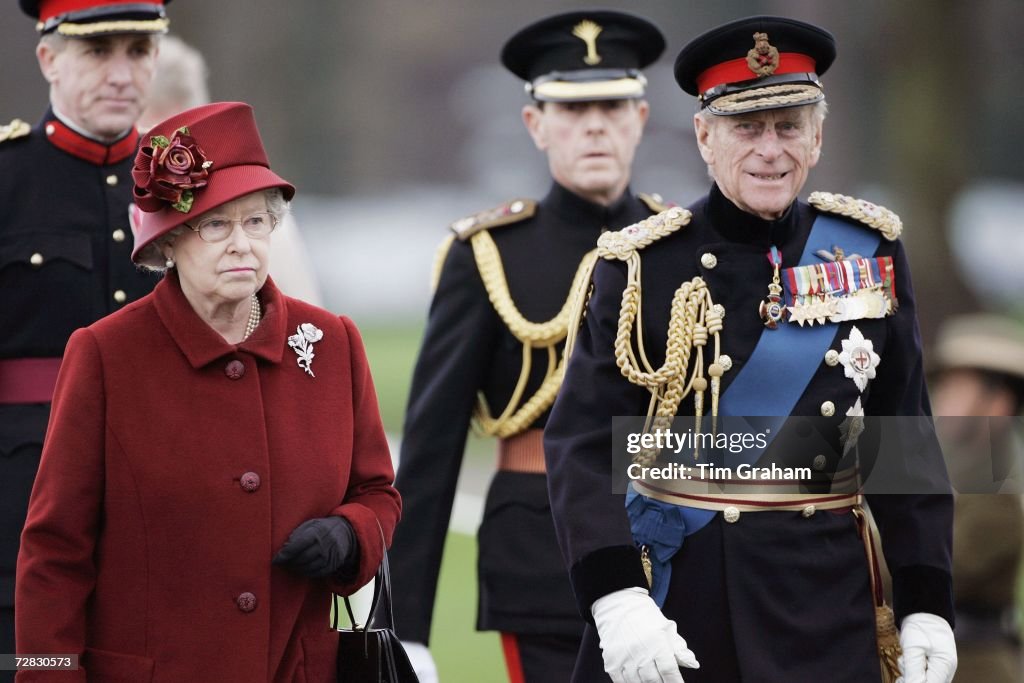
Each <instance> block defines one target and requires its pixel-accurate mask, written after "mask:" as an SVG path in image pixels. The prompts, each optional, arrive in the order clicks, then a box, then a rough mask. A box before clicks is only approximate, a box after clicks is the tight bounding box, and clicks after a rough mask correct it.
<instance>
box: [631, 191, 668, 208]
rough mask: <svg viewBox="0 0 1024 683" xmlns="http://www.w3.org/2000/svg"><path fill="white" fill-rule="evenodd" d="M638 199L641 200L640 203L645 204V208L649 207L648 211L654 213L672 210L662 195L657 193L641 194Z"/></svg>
mask: <svg viewBox="0 0 1024 683" xmlns="http://www.w3.org/2000/svg"><path fill="white" fill-rule="evenodd" d="M637 197H638V198H639V199H640V201H642V202H643V203H644V205H645V206H647V208H648V209H650V210H651V211H653V212H654V213H661V212H662V211H665V210H667V209H669V208H671V207H669V205H668V204H666V203H665V200H664V199H662V197H661V195H660V194H658V193H657V192H655V193H653V194H645V193H643V192H640V193H639V194H637Z"/></svg>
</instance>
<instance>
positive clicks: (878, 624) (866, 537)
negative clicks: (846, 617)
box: [852, 507, 903, 683]
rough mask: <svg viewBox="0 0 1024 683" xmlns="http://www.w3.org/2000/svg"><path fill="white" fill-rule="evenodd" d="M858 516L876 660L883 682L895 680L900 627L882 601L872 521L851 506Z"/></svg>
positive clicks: (883, 600)
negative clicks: (872, 607) (871, 601)
mask: <svg viewBox="0 0 1024 683" xmlns="http://www.w3.org/2000/svg"><path fill="white" fill-rule="evenodd" d="M852 512H853V516H854V518H856V520H857V526H858V530H859V531H860V535H861V539H862V540H863V541H864V551H865V553H866V555H867V560H868V571H869V572H870V576H871V594H872V597H873V598H874V602H875V639H876V640H877V641H878V660H879V665H880V666H881V669H882V683H896V680H897V679H899V678H900V675H901V674H900V665H899V661H898V660H899V657H900V655H902V654H903V648H901V647H900V631H899V629H897V628H896V615H895V614H893V611H892V607H889V605H887V604H885V599H884V598H883V596H882V586H881V585H880V583H881V577H880V576H879V573H878V572H879V570H878V556H877V555H876V554H875V538H874V535H873V534H872V533H871V523H870V522H869V521H868V519H867V516H866V515H865V514H864V510H862V509H861V508H860V507H855V508H853V510H852Z"/></svg>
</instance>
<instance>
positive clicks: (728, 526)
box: [544, 17, 956, 683]
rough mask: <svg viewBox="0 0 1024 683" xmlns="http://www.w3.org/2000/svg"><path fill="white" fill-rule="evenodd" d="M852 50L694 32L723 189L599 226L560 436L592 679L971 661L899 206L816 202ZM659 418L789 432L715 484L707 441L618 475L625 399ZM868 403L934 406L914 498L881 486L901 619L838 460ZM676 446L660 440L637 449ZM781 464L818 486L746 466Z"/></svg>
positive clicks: (946, 673)
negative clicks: (827, 91) (753, 472)
mask: <svg viewBox="0 0 1024 683" xmlns="http://www.w3.org/2000/svg"><path fill="white" fill-rule="evenodd" d="M834 56H835V43H834V39H833V37H832V35H831V34H829V33H828V32H826V31H824V30H822V29H820V28H818V27H816V26H812V25H809V24H806V23H803V22H799V21H794V20H790V19H784V18H777V17H753V18H748V19H742V20H738V21H735V22H732V23H730V24H727V25H724V26H722V27H719V28H717V29H714V30H712V31H710V32H708V33H705V34H703V35H701V36H700V37H698V38H696V39H694V40H693V41H691V42H690V43H689V44H688V45H687V46H686V47H684V48H683V50H682V52H681V53H680V54H679V57H678V59H677V60H676V65H675V75H676V79H677V81H678V82H679V84H680V85H681V86H682V88H683V89H684V90H685V91H686V92H688V93H690V94H693V95H696V96H697V97H698V98H699V102H700V109H699V111H698V113H697V114H696V115H695V117H694V127H695V131H696V139H697V144H698V148H699V150H700V153H701V156H702V158H703V160H704V161H705V162H706V163H707V165H708V168H709V171H710V174H711V176H712V178H713V180H714V184H713V186H712V188H711V190H710V192H709V194H708V195H707V196H706V197H704V198H702V199H700V200H699V201H697V202H695V203H694V204H692V205H691V206H690V207H689V208H688V209H685V210H684V209H678V208H677V209H672V210H669V211H667V212H665V213H663V214H661V215H659V216H657V217H654V218H651V219H647V220H644V221H641V222H639V223H638V224H636V225H633V226H630V227H628V228H625V229H623V230H621V231H619V232H617V233H609V234H607V235H604V236H602V238H601V239H600V241H599V257H600V259H599V261H598V263H597V266H596V268H595V271H594V274H593V281H592V290H591V291H590V293H589V295H590V296H589V305H588V307H587V308H586V312H585V319H584V322H583V325H582V327H581V328H580V329H579V331H578V337H577V338H576V341H575V347H574V349H573V350H572V351H571V356H570V358H571V360H570V363H569V367H568V368H567V372H566V376H565V380H564V383H563V387H562V391H561V393H560V394H559V397H558V400H557V402H556V404H555V407H554V409H553V411H552V414H551V417H550V419H549V420H548V424H547V427H546V430H545V440H544V442H545V452H546V455H547V464H548V473H549V488H550V494H551V505H552V513H553V516H554V519H555V526H556V529H557V531H558V536H559V541H560V544H561V547H562V550H563V553H564V555H565V557H566V559H567V562H568V564H569V566H570V570H571V577H572V583H573V587H574V589H575V594H576V598H577V601H578V603H579V606H580V610H581V612H582V613H583V614H584V615H585V616H586V618H587V619H588V621H589V625H588V628H587V634H586V635H585V636H584V643H583V647H582V649H581V654H580V659H579V662H578V663H577V669H576V672H575V675H574V678H573V680H575V681H586V682H587V683H591V682H593V681H597V680H607V679H608V678H609V677H610V678H611V680H613V681H630V682H636V681H672V682H675V683H679V682H680V681H682V680H683V679H684V678H685V680H686V682H687V683H699V682H701V681H714V682H716V683H721V682H724V681H729V682H736V681H742V682H743V683H750V682H762V681H763V682H766V683H767V682H771V683H778V682H779V681H799V682H800V683H810V682H812V681H813V682H819V681H829V683H841V682H849V683H854V682H855V683H865V682H866V681H879V680H881V679H882V676H883V673H882V669H883V668H884V669H885V670H886V675H887V676H893V675H894V674H895V673H896V671H897V668H898V667H899V666H900V665H902V669H903V673H904V674H905V681H906V683H924V682H925V681H926V680H927V681H929V682H931V681H936V682H938V681H943V682H948V681H949V680H950V679H951V678H952V676H953V672H954V670H955V668H956V651H955V645H954V641H953V634H952V630H951V628H950V622H951V621H952V616H953V608H952V596H951V588H950V583H951V581H950V546H951V533H950V530H951V526H952V498H951V496H950V495H949V493H948V491H949V488H948V480H947V478H946V473H945V469H944V465H943V461H942V454H941V451H940V450H939V448H938V444H937V440H936V439H935V435H934V432H929V431H928V430H927V429H926V427H928V426H930V419H929V418H928V417H927V415H928V413H929V403H928V397H927V394H926V390H925V384H924V378H923V371H922V360H921V345H920V337H919V334H918V328H917V322H916V319H915V310H914V295H913V290H912V287H911V283H910V272H909V269H908V265H907V257H906V254H905V251H904V249H903V246H902V244H901V243H900V241H899V240H898V236H899V233H900V230H901V224H900V222H899V219H898V218H897V217H896V216H895V215H894V214H892V213H891V212H889V211H887V210H885V209H883V208H882V207H878V206H875V205H873V204H870V203H868V202H866V201H863V200H855V199H853V198H850V197H845V196H842V195H835V194H829V193H818V192H816V193H812V194H811V195H810V197H809V200H808V202H806V203H805V202H804V201H800V200H798V199H797V195H798V193H799V192H800V191H801V190H802V188H803V186H804V182H805V180H806V178H807V174H808V172H809V171H810V169H811V168H812V167H813V166H814V165H815V164H816V163H817V161H818V157H819V154H820V150H821V141H822V125H823V119H824V116H825V102H824V91H823V86H822V84H821V81H820V79H819V76H820V75H821V74H822V73H824V72H825V70H826V69H828V67H829V65H830V64H831V63H832V61H833V58H834ZM641 265H642V270H641ZM641 297H642V302H643V305H642V307H641V305H640V301H641ZM644 415H647V416H649V418H650V419H651V420H652V421H653V422H652V427H653V428H655V429H658V428H661V429H668V428H674V429H676V430H677V436H680V435H682V431H681V429H680V428H679V427H677V426H675V423H684V424H685V425H686V426H687V427H688V428H689V429H691V430H692V432H693V434H697V435H704V434H710V435H712V436H715V435H716V433H715V431H714V430H715V429H716V427H715V425H716V422H717V425H718V428H719V429H721V428H722V424H723V422H724V421H725V420H727V419H729V418H730V417H731V418H736V419H742V420H745V421H748V422H749V424H757V422H755V420H758V419H759V420H762V422H761V423H760V424H764V423H765V422H764V421H772V420H774V419H775V418H772V417H764V416H777V417H779V418H780V421H778V422H776V423H777V424H782V427H783V433H780V434H777V433H776V432H775V431H772V430H761V431H760V432H759V434H760V435H761V437H763V440H764V443H763V444H760V445H759V446H758V447H754V446H753V445H751V446H749V447H746V446H745V447H743V448H740V449H739V451H740V453H739V455H736V456H735V457H734V458H733V459H732V460H723V461H719V462H718V463H717V464H718V465H719V466H720V471H712V472H710V474H708V476H704V477H703V478H702V477H701V476H700V475H704V474H705V471H704V470H703V468H701V467H700V465H702V464H707V463H711V462H712V460H713V458H716V457H719V456H722V457H724V456H723V454H722V453H717V454H716V453H715V452H714V451H710V452H709V451H702V452H698V453H696V454H694V453H693V450H692V449H690V450H688V451H686V452H685V453H684V454H683V457H682V463H675V464H677V465H678V464H682V465H686V466H687V467H688V468H689V469H688V470H686V469H682V470H672V469H664V470H662V471H664V472H667V473H668V474H667V475H666V478H665V479H654V476H655V475H651V476H650V477H646V478H644V477H641V478H639V479H636V480H634V481H632V482H631V485H630V487H629V488H628V490H626V492H625V494H626V495H625V496H623V495H621V493H622V491H621V490H619V494H615V492H614V490H613V479H614V477H615V476H616V475H617V474H618V473H617V472H615V467H617V465H613V450H614V449H613V443H614V442H613V439H615V438H617V437H616V435H615V433H614V432H613V417H614V416H644ZM677 415H678V416H687V417H686V419H685V420H683V419H682V418H680V419H679V420H674V418H675V416H677ZM788 416H800V417H799V418H798V419H791V420H786V421H781V418H785V417H788ZM871 416H922V417H920V418H916V419H915V418H901V420H905V421H906V420H909V427H908V426H907V425H906V424H903V423H900V425H899V426H900V427H902V428H905V431H906V433H905V434H901V435H899V436H900V438H902V439H904V440H909V439H911V438H913V439H914V441H913V442H910V443H907V448H906V449H902V450H901V451H900V453H899V454H898V456H897V457H898V458H905V460H904V462H895V463H893V462H889V463H887V464H888V465H889V466H890V467H893V468H895V469H896V470H897V471H902V474H903V475H904V477H905V479H903V480H901V481H900V482H899V486H900V487H901V488H900V492H901V494H900V495H881V494H879V495H868V496H867V498H868V502H869V504H870V506H871V510H872V511H873V513H874V516H875V519H876V520H877V521H878V526H879V528H880V529H881V536H882V546H883V548H884V552H885V558H886V559H887V560H888V564H889V566H890V568H891V569H892V570H893V575H894V595H895V604H894V607H895V617H893V613H892V611H891V610H889V608H888V607H887V606H882V605H881V604H880V603H881V598H880V593H881V588H880V585H879V583H878V581H877V580H873V577H874V576H875V572H873V571H872V570H870V569H869V567H870V565H871V564H872V563H871V562H870V561H869V558H871V557H872V553H873V546H872V544H870V537H869V536H867V537H865V535H866V533H867V532H865V531H862V529H863V528H864V526H865V525H864V524H863V512H862V510H861V507H860V505H861V495H860V491H859V489H858V486H857V484H856V476H854V475H853V473H852V470H851V471H850V473H849V474H850V476H847V475H846V474H844V475H843V476H840V473H839V471H838V470H839V468H840V467H841V466H842V463H843V462H844V454H846V453H847V449H848V448H852V449H853V451H852V452H854V453H855V452H856V451H857V449H858V448H859V449H860V453H861V458H862V459H863V458H866V457H867V456H868V455H870V453H869V451H870V448H868V447H866V446H865V441H864V437H865V434H867V432H865V431H864V430H863V428H864V426H865V422H864V420H870V419H872V418H871ZM812 418H813V419H812ZM642 421H643V420H642V419H641V423H642ZM922 425H923V427H922ZM872 429H874V428H872ZM637 433H638V434H640V435H642V432H637ZM723 433H724V432H719V434H723ZM858 434H859V435H860V436H861V441H860V443H859V445H858V442H857V440H856V438H854V437H855V436H857V435H858ZM647 436H653V434H648V435H647ZM731 436H733V435H730V438H731ZM749 436H752V437H753V436H755V435H754V434H753V433H751V434H749ZM628 438H629V437H627V439H628ZM904 442H905V441H904ZM904 442H901V443H904ZM698 443H699V442H698ZM705 443H706V442H705ZM804 443H813V444H814V448H813V450H811V449H809V448H805V447H803V446H802V444H804ZM867 443H868V445H869V446H870V445H871V444H872V443H875V442H872V441H871V440H868V441H867ZM730 455H731V454H730ZM665 457H666V454H662V455H660V456H659V455H658V453H657V450H656V446H652V447H651V449H650V450H649V452H645V451H641V452H640V457H639V459H638V460H637V461H635V462H636V464H638V465H650V464H651V463H652V461H653V462H656V463H658V464H659V465H660V464H661V463H662V462H663V459H664V458H665ZM656 458H661V459H656ZM743 458H748V460H746V461H744V460H743ZM777 461H780V462H781V461H785V462H789V463H793V462H798V463H800V464H801V465H804V466H805V467H800V468H793V469H794V470H796V469H799V470H801V471H805V472H807V473H808V474H806V475H804V476H806V477H807V480H806V482H805V483H801V481H799V480H793V479H786V478H785V476H776V475H774V474H773V475H771V477H770V478H769V480H760V481H757V482H749V481H746V480H742V481H737V480H736V477H734V476H733V475H734V473H738V474H740V475H742V472H743V471H744V470H742V467H743V466H749V465H751V464H758V463H760V464H775V463H776V462H777ZM727 463H728V466H726V464H727ZM627 464H628V462H627ZM782 469H783V468H780V470H782ZM623 470H624V472H625V471H626V470H627V467H625V466H624V467H623ZM630 471H633V470H630ZM673 472H676V473H677V474H678V473H679V472H683V473H684V474H685V473H686V472H691V473H693V474H692V475H691V474H685V476H677V474H673ZM686 476H693V478H692V479H687V478H686ZM823 482H824V483H825V484H826V486H825V488H824V490H823V491H822V492H821V493H818V491H819V489H822V486H823ZM827 484H830V486H828V485H827ZM623 488H625V487H623ZM615 490H618V489H615ZM912 493H913V494H912ZM869 549H871V550H870V551H869ZM897 626H899V627H900V631H899V632H897V631H896V627H897ZM684 639H685V640H684ZM900 644H902V655H900V653H899V646H900ZM599 648H600V650H599ZM602 659H603V663H602ZM881 659H884V660H885V661H884V662H882V661H880V660H881ZM602 672H604V673H602ZM926 672H927V673H926ZM886 680H892V678H886Z"/></svg>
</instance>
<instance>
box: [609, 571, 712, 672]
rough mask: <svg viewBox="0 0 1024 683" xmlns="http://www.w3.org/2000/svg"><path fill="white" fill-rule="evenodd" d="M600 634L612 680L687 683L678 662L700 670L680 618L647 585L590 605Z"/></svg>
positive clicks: (620, 591)
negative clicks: (660, 605) (680, 627)
mask: <svg viewBox="0 0 1024 683" xmlns="http://www.w3.org/2000/svg"><path fill="white" fill-rule="evenodd" d="M590 611H591V613H592V614H593V615H594V623H595V624H596V625H597V634H598V635H599V636H600V638H601V653H602V655H603V656H604V670H605V671H606V672H607V673H608V675H609V676H611V679H612V681H614V683H683V674H682V673H681V672H680V671H679V667H680V666H685V667H687V668H689V669H699V668H700V664H698V663H697V658H696V657H695V656H694V654H693V653H692V652H690V649H689V648H688V647H686V641H685V640H683V638H682V636H680V635H679V633H677V632H676V622H674V621H670V620H668V619H666V618H665V615H664V614H662V613H661V610H660V609H658V605H657V604H656V603H655V602H654V600H652V599H651V597H650V595H648V593H647V591H646V590H645V589H643V588H623V589H622V590H618V591H615V592H614V593H609V594H608V595H605V596H604V597H602V598H598V599H597V600H596V601H594V604H593V606H592V607H591V608H590Z"/></svg>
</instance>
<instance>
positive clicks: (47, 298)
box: [0, 112, 156, 653]
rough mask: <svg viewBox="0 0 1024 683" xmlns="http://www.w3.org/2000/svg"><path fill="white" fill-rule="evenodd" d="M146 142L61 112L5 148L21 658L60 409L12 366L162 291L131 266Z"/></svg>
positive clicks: (5, 516) (10, 486)
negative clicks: (39, 502)
mask: <svg viewBox="0 0 1024 683" xmlns="http://www.w3.org/2000/svg"><path fill="white" fill-rule="evenodd" d="M48 131H49V133H48ZM137 143H138V134H137V133H136V132H135V131H134V129H133V130H132V131H131V133H130V134H129V135H127V136H125V137H124V138H122V139H120V140H118V141H116V142H114V143H112V144H110V145H104V144H101V143H99V142H96V141H94V140H90V139H88V138H85V137H83V136H81V135H79V134H78V133H76V132H74V131H73V130H71V129H70V128H68V127H67V126H65V125H64V124H63V123H61V122H60V121H59V120H57V119H56V118H55V117H54V115H53V113H52V112H47V114H46V116H45V117H44V118H43V120H42V121H41V122H40V123H39V124H38V125H37V126H36V127H35V128H33V129H32V131H31V132H30V133H29V134H28V135H26V136H23V137H18V138H15V139H10V140H7V141H6V142H3V143H0V298H2V301H3V303H2V304H0V395H3V396H5V397H6V399H7V400H5V401H0V622H3V623H0V632H2V633H8V632H9V633H10V636H11V638H10V639H8V640H0V653H2V652H14V645H13V626H12V625H11V624H13V622H12V621H11V622H10V623H8V620H11V618H12V613H13V607H14V571H15V561H16V557H17V551H18V538H19V536H20V534H21V528H22V525H23V523H24V521H25V511H26V509H27V506H28V497H29V493H30V491H31V489H32V481H33V478H34V477H35V472H36V468H37V466H38V464H39V454H40V451H41V450H42V443H43V435H44V433H45V430H46V422H47V419H48V416H49V411H50V404H49V402H34V403H24V402H22V401H21V400H19V399H18V395H19V393H22V392H23V390H24V387H23V386H22V387H14V386H13V384H14V381H13V379H12V377H13V376H14V374H15V373H16V372H18V370H17V368H15V367H14V366H13V365H10V363H12V362H16V359H26V358H30V359H44V358H59V357H60V356H61V355H62V354H63V353H64V345H65V344H66V343H67V340H68V337H70V336H71V333H72V332H73V331H74V330H75V329H77V328H79V327H85V326H86V325H89V324H90V323H93V322H95V321H96V320H98V319H100V318H102V317H103V316H105V315H107V314H108V313H111V312H113V311H116V310H118V309H119V308H120V307H121V306H123V305H124V304H125V303H127V302H129V301H133V300H135V299H138V298H139V297H141V296H143V295H144V294H146V293H148V292H149V291H150V290H152V289H153V286H154V285H155V284H156V278H155V277H154V276H153V275H150V274H144V273H142V272H140V271H138V270H137V269H136V268H135V266H134V264H133V263H132V261H131V251H132V232H131V228H130V225H129V223H128V206H129V204H130V202H131V188H132V181H131V166H132V159H133V157H134V154H135V150H136V147H137ZM5 382H6V384H5ZM19 384H21V383H19ZM50 389H51V390H52V387H50ZM44 393H45V390H44ZM9 629H10V630H9Z"/></svg>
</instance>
